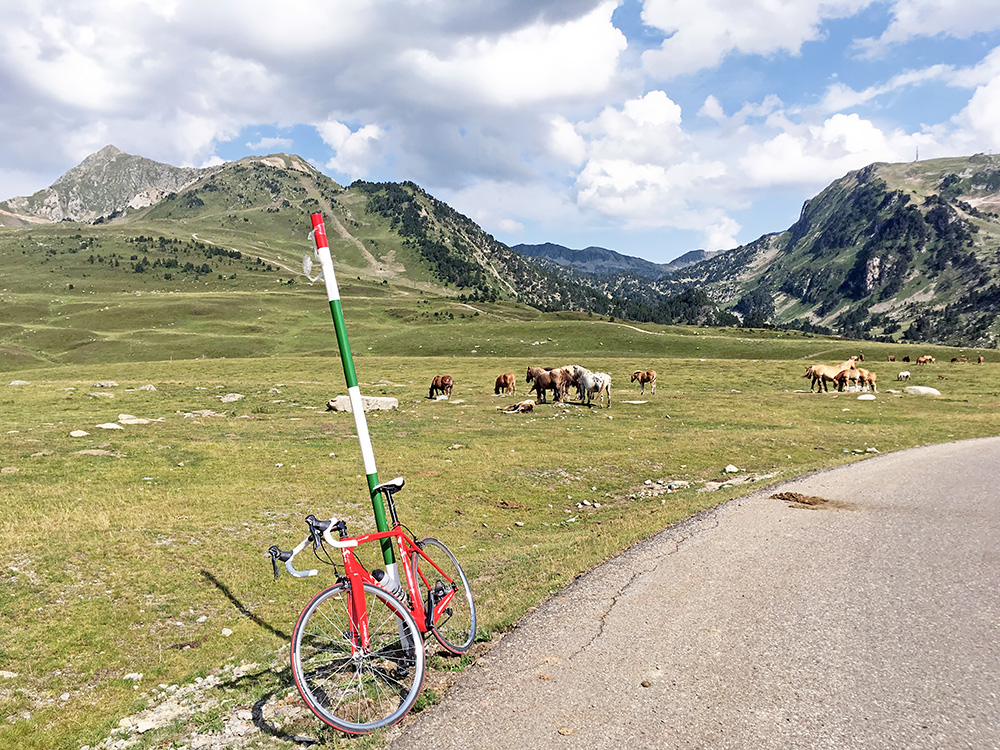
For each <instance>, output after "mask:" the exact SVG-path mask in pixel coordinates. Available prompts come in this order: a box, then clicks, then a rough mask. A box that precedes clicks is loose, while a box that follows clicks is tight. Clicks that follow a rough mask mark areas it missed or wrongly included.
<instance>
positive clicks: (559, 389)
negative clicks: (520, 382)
mask: <svg viewBox="0 0 1000 750" xmlns="http://www.w3.org/2000/svg"><path fill="white" fill-rule="evenodd" d="M525 380H526V381H527V382H528V383H534V385H533V386H531V389H530V390H533V391H535V393H537V394H538V403H540V404H544V403H545V391H548V390H551V391H552V393H553V394H554V395H553V397H552V398H553V400H555V401H565V400H566V385H567V383H568V381H569V378H568V377H567V375H566V371H565V370H561V369H560V370H547V369H545V368H544V367H529V368H528V372H527V375H525Z"/></svg>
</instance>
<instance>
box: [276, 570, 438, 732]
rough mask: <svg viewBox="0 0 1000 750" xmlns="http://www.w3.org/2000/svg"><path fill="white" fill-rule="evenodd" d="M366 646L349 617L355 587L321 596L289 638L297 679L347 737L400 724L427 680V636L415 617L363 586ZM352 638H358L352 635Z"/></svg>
mask: <svg viewBox="0 0 1000 750" xmlns="http://www.w3.org/2000/svg"><path fill="white" fill-rule="evenodd" d="M364 589H365V606H366V609H367V612H368V638H369V646H368V648H367V649H365V650H361V649H360V647H358V646H353V647H352V641H353V642H354V643H355V644H356V643H357V642H358V640H359V638H358V637H357V635H356V633H357V632H358V628H357V627H356V625H355V624H354V623H352V618H351V613H350V609H349V608H350V602H351V597H350V584H346V583H338V584H337V585H336V586H331V587H330V588H328V589H326V590H325V591H321V592H320V593H319V594H317V595H316V596H315V597H314V598H313V600H312V601H311V602H309V604H307V605H306V608H305V609H304V610H302V614H301V615H299V621H298V622H297V623H296V624H295V631H294V633H293V634H292V674H293V675H294V677H295V684H296V686H298V688H299V693H300V694H301V695H302V699H303V700H304V701H305V702H306V705H307V706H309V710H311V711H312V712H313V713H314V714H316V716H318V717H319V718H320V719H322V720H323V721H324V722H326V723H327V724H329V725H330V726H332V727H335V728H336V729H339V730H340V731H342V732H347V733H349V734H368V733H370V732H374V731H375V730H376V729H381V728H382V727H387V726H390V725H392V724H395V723H396V722H397V721H399V720H400V719H402V718H403V717H404V716H405V715H406V713H407V711H409V710H410V709H411V708H412V707H413V704H414V703H415V702H416V700H417V695H418V694H419V693H420V688H421V686H422V685H423V682H424V647H423V638H422V637H421V635H420V631H419V629H418V628H417V624H416V622H414V620H413V617H412V615H410V613H409V612H408V611H407V610H406V609H405V608H404V607H403V605H402V604H400V602H399V601H398V600H397V599H396V598H395V597H394V596H392V595H391V594H389V593H387V592H385V591H383V590H382V589H380V588H378V587H377V586H371V585H369V584H364ZM352 636H353V637H352Z"/></svg>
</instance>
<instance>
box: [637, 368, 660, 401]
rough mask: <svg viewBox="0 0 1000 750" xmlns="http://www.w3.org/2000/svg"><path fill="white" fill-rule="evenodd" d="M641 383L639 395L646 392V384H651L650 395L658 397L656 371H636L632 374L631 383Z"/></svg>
mask: <svg viewBox="0 0 1000 750" xmlns="http://www.w3.org/2000/svg"><path fill="white" fill-rule="evenodd" d="M637 380H638V381H639V393H645V392H646V383H649V393H650V394H651V395H653V396H655V395H656V370H646V371H645V372H643V371H642V370H636V371H635V372H633V373H632V380H631V382H633V383H634V382H635V381H637Z"/></svg>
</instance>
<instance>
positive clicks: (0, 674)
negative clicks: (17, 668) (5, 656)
mask: <svg viewBox="0 0 1000 750" xmlns="http://www.w3.org/2000/svg"><path fill="white" fill-rule="evenodd" d="M15 677H17V672H8V671H7V670H6V669H0V678H3V679H5V680H12V679H14V678H15Z"/></svg>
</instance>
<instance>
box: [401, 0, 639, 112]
mask: <svg viewBox="0 0 1000 750" xmlns="http://www.w3.org/2000/svg"><path fill="white" fill-rule="evenodd" d="M616 6H617V2H603V3H601V4H600V5H599V6H597V7H596V8H595V9H594V10H593V11H591V12H590V13H588V14H587V15H585V16H583V17H581V18H574V19H571V20H568V21H566V22H564V23H560V24H551V23H543V22H541V21H539V22H538V23H535V24H532V25H530V26H527V27H525V28H523V29H519V30H517V31H514V32H513V33H510V34H506V35H502V36H498V37H497V38H493V39H491V38H487V37H485V36H469V37H466V38H462V39H459V40H458V41H457V42H455V43H454V44H451V45H449V46H447V47H446V48H444V49H442V50H431V49H424V48H421V47H419V46H418V45H415V46H414V48H413V49H411V50H410V51H408V52H407V53H405V55H404V56H403V62H404V63H405V64H407V65H409V66H410V67H411V68H412V70H413V72H414V74H415V76H416V77H417V78H418V79H419V80H421V81H422V82H423V83H424V85H426V86H428V87H430V88H431V89H432V90H434V91H436V92H438V94H439V95H440V94H449V95H452V96H461V97H463V98H464V99H466V100H467V101H472V102H479V103H482V104H485V105H487V106H494V107H520V106H525V105H531V104H535V103H538V102H544V101H550V100H558V99H576V98H581V97H582V98H590V97H592V96H594V94H595V93H597V92H600V91H602V90H605V89H607V88H608V87H609V86H610V85H611V83H612V82H613V80H614V79H615V77H616V76H617V75H618V56H619V55H620V53H621V52H622V51H623V50H624V49H625V48H626V46H627V42H626V39H625V36H624V35H623V34H622V33H621V32H620V31H619V30H618V29H616V28H615V27H614V26H613V25H612V23H611V14H612V12H613V11H614V9H615V7H616Z"/></svg>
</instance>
